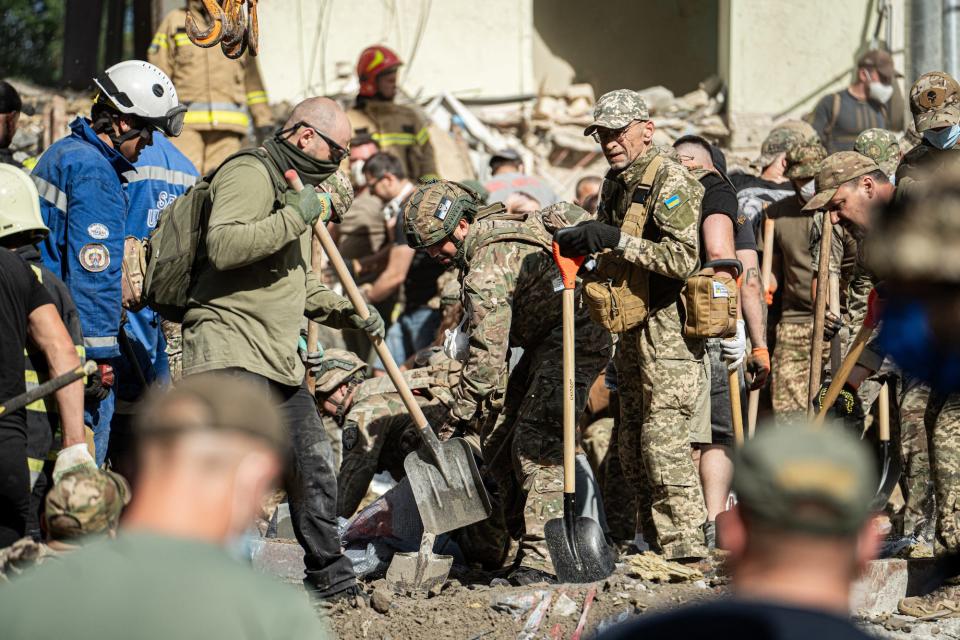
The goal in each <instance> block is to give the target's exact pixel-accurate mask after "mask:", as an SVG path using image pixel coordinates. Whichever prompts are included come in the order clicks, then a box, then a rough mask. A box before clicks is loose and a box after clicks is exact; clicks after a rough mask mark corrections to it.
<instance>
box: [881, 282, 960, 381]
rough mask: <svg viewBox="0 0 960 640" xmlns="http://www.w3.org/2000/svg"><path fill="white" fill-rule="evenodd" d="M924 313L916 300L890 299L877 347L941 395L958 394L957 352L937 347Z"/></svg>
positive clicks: (959, 362) (959, 363)
mask: <svg viewBox="0 0 960 640" xmlns="http://www.w3.org/2000/svg"><path fill="white" fill-rule="evenodd" d="M927 314H928V312H927V309H926V307H925V305H924V304H922V303H921V302H918V301H916V300H911V299H901V298H894V299H891V300H889V301H888V302H887V304H886V305H885V306H884V310H883V318H882V320H883V324H882V326H881V329H880V340H879V346H880V347H881V348H882V349H883V350H884V351H885V352H886V353H887V354H888V355H889V356H890V357H891V358H892V359H893V361H894V362H896V363H897V365H899V366H900V367H901V368H902V369H903V370H904V371H906V372H907V373H908V374H910V375H913V376H916V377H917V378H920V379H921V380H923V381H924V382H926V383H928V384H929V385H930V386H931V387H932V388H933V389H935V390H937V391H940V392H942V393H954V392H956V391H960V351H957V350H953V349H950V348H948V347H945V346H944V345H942V344H939V343H938V342H937V340H936V337H935V336H934V335H933V331H932V330H931V329H930V322H929V318H928V315H927Z"/></svg>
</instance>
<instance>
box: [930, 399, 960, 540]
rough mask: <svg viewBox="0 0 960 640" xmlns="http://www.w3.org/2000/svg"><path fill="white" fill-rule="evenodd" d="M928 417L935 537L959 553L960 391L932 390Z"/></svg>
mask: <svg viewBox="0 0 960 640" xmlns="http://www.w3.org/2000/svg"><path fill="white" fill-rule="evenodd" d="M925 418H926V424H927V425H929V426H930V427H931V428H932V433H931V437H930V447H931V449H930V452H931V461H930V462H931V471H932V475H933V490H934V494H935V496H936V503H937V504H936V510H937V533H936V541H937V544H938V545H939V546H940V547H941V548H942V549H941V550H942V551H947V552H953V553H956V552H960V393H951V394H949V395H946V396H944V395H940V394H935V393H934V394H931V396H930V402H929V404H928V405H927V412H926V416H925Z"/></svg>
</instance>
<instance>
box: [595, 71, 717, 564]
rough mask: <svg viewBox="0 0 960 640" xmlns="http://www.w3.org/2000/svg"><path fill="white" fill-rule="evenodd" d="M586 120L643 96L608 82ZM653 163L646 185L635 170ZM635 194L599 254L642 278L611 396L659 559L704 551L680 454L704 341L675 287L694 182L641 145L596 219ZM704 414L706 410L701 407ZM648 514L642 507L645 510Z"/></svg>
mask: <svg viewBox="0 0 960 640" xmlns="http://www.w3.org/2000/svg"><path fill="white" fill-rule="evenodd" d="M594 119H595V122H594V124H592V125H591V126H590V127H588V128H587V131H586V132H585V133H587V134H589V133H591V131H592V128H593V127H595V126H604V127H607V128H621V127H623V126H626V125H628V124H629V123H630V122H632V121H634V120H641V121H643V120H648V119H649V113H648V111H647V106H646V104H645V103H644V102H643V99H642V98H641V97H640V96H639V95H638V94H636V93H635V92H633V91H626V90H617V91H613V92H610V93H608V94H606V95H604V96H602V97H601V98H600V100H599V101H598V102H597V107H596V109H595V111H594ZM654 161H657V162H660V163H661V164H660V167H659V168H658V169H657V171H656V173H655V175H654V177H653V180H652V184H651V186H650V189H649V190H648V191H646V190H643V189H640V188H639V187H640V184H641V181H642V178H643V174H644V173H645V171H646V170H647V167H648V166H650V165H651V163H652V162H654ZM638 198H640V199H642V200H643V202H644V203H645V206H646V207H647V212H648V213H647V218H646V221H645V227H644V229H645V231H644V234H643V237H637V236H632V235H630V234H629V233H622V234H621V236H620V242H619V244H618V245H617V247H616V248H615V249H614V250H613V251H611V252H610V253H608V254H604V256H603V257H604V258H605V259H607V260H610V261H612V262H614V263H623V262H626V263H629V264H630V265H632V266H633V267H634V268H636V269H639V270H640V271H641V272H645V273H646V274H647V277H648V278H649V295H648V297H647V301H648V305H647V307H648V310H649V313H648V316H647V318H646V320H645V321H644V322H642V323H641V324H640V325H639V326H636V327H634V328H632V329H629V330H627V331H626V332H624V333H621V334H620V336H619V341H618V343H617V351H616V355H615V357H614V362H615V364H616V368H617V378H618V389H619V396H620V423H619V434H618V435H619V440H620V441H619V443H618V444H619V456H620V463H621V466H622V468H623V471H624V474H625V475H626V477H627V479H628V480H629V481H630V482H631V483H632V484H633V485H634V486H638V487H640V489H639V492H640V505H639V511H641V514H640V517H639V519H640V521H641V522H644V521H649V522H652V525H653V527H654V529H655V531H649V532H648V531H646V530H644V534H645V536H646V537H647V538H648V541H649V542H654V543H656V545H657V546H658V547H659V548H660V550H661V551H662V552H663V554H664V555H665V556H666V557H668V558H687V557H705V556H706V555H707V549H706V547H705V544H704V538H703V532H702V529H701V526H702V524H703V523H704V522H705V521H706V517H707V514H706V508H705V506H704V502H703V493H702V492H701V489H700V480H699V478H698V476H697V471H696V469H695V468H694V465H693V461H692V459H691V457H690V433H691V427H692V421H695V420H701V419H703V418H704V415H703V412H704V411H709V409H708V407H709V386H708V383H707V370H706V365H705V360H704V353H705V352H704V341H703V340H700V339H687V338H684V337H683V335H682V333H681V329H682V322H681V313H682V312H681V303H680V289H681V288H682V286H683V284H684V281H685V280H686V278H688V277H689V276H691V275H692V274H693V273H694V272H695V271H696V269H697V267H698V264H699V251H700V243H699V233H700V203H701V200H702V198H703V187H702V186H701V185H700V183H699V182H697V180H696V179H695V178H694V177H693V176H692V175H691V174H690V173H689V172H688V171H687V170H686V169H685V168H684V167H683V166H682V165H680V164H679V163H678V162H676V161H674V160H672V159H670V158H669V157H667V156H666V155H665V154H663V152H661V151H660V150H658V149H656V148H655V147H651V148H650V149H648V150H647V152H646V153H644V154H643V155H641V156H640V157H638V158H637V159H636V160H634V162H633V163H632V164H631V165H630V166H628V167H627V168H625V169H624V170H622V171H620V172H619V173H615V172H613V171H611V172H609V173H608V174H607V176H606V178H605V180H604V183H603V187H602V189H601V192H600V207H599V212H598V214H597V218H598V220H600V221H601V222H604V223H606V224H610V225H614V226H617V227H621V226H622V225H623V223H624V220H625V216H626V214H627V210H628V209H629V208H630V207H631V205H633V204H634V203H635V201H637V199H638ZM707 415H709V414H707ZM648 514H650V515H649V516H648Z"/></svg>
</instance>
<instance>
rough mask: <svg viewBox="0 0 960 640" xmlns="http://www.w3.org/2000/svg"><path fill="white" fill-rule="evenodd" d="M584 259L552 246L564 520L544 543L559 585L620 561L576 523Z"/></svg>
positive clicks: (593, 528) (606, 570) (603, 572)
mask: <svg viewBox="0 0 960 640" xmlns="http://www.w3.org/2000/svg"><path fill="white" fill-rule="evenodd" d="M583 258H584V257H583V256H580V257H577V258H567V257H565V256H561V255H560V247H559V246H558V245H557V243H556V242H554V243H553V259H554V260H555V261H556V263H557V266H558V267H559V268H560V276H561V277H562V279H563V518H554V519H552V520H548V521H547V524H546V525H545V526H544V537H545V538H546V541H547V549H549V551H550V559H551V560H552V561H553V568H554V571H555V572H556V574H557V578H558V579H559V580H560V582H596V581H597V580H603V579H604V578H606V577H607V576H609V575H610V574H611V573H613V569H614V564H615V559H614V556H613V553H612V552H611V550H610V547H609V546H607V542H606V540H605V539H604V537H603V530H602V529H601V528H600V525H599V524H598V523H597V522H596V520H592V519H590V518H585V517H582V516H581V517H577V493H576V476H575V473H576V416H575V415H574V394H575V393H576V390H575V389H574V366H575V362H574V353H573V331H574V317H573V314H574V289H575V288H576V286H577V270H578V269H579V268H580V265H581V264H582V263H583Z"/></svg>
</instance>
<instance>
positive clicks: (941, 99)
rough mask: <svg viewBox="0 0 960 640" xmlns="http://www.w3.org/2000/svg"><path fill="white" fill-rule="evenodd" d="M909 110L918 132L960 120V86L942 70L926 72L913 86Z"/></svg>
mask: <svg viewBox="0 0 960 640" xmlns="http://www.w3.org/2000/svg"><path fill="white" fill-rule="evenodd" d="M910 113H912V114H913V122H914V124H915V125H916V127H917V132H918V133H923V132H924V131H926V130H927V129H934V128H936V127H948V126H950V125H954V124H957V123H960V85H958V84H957V81H956V80H954V79H953V78H952V77H951V76H950V75H949V74H947V73H944V72H943V71H930V72H929V73H925V74H923V75H922V76H920V77H919V78H917V81H916V82H914V83H913V86H912V87H910Z"/></svg>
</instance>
